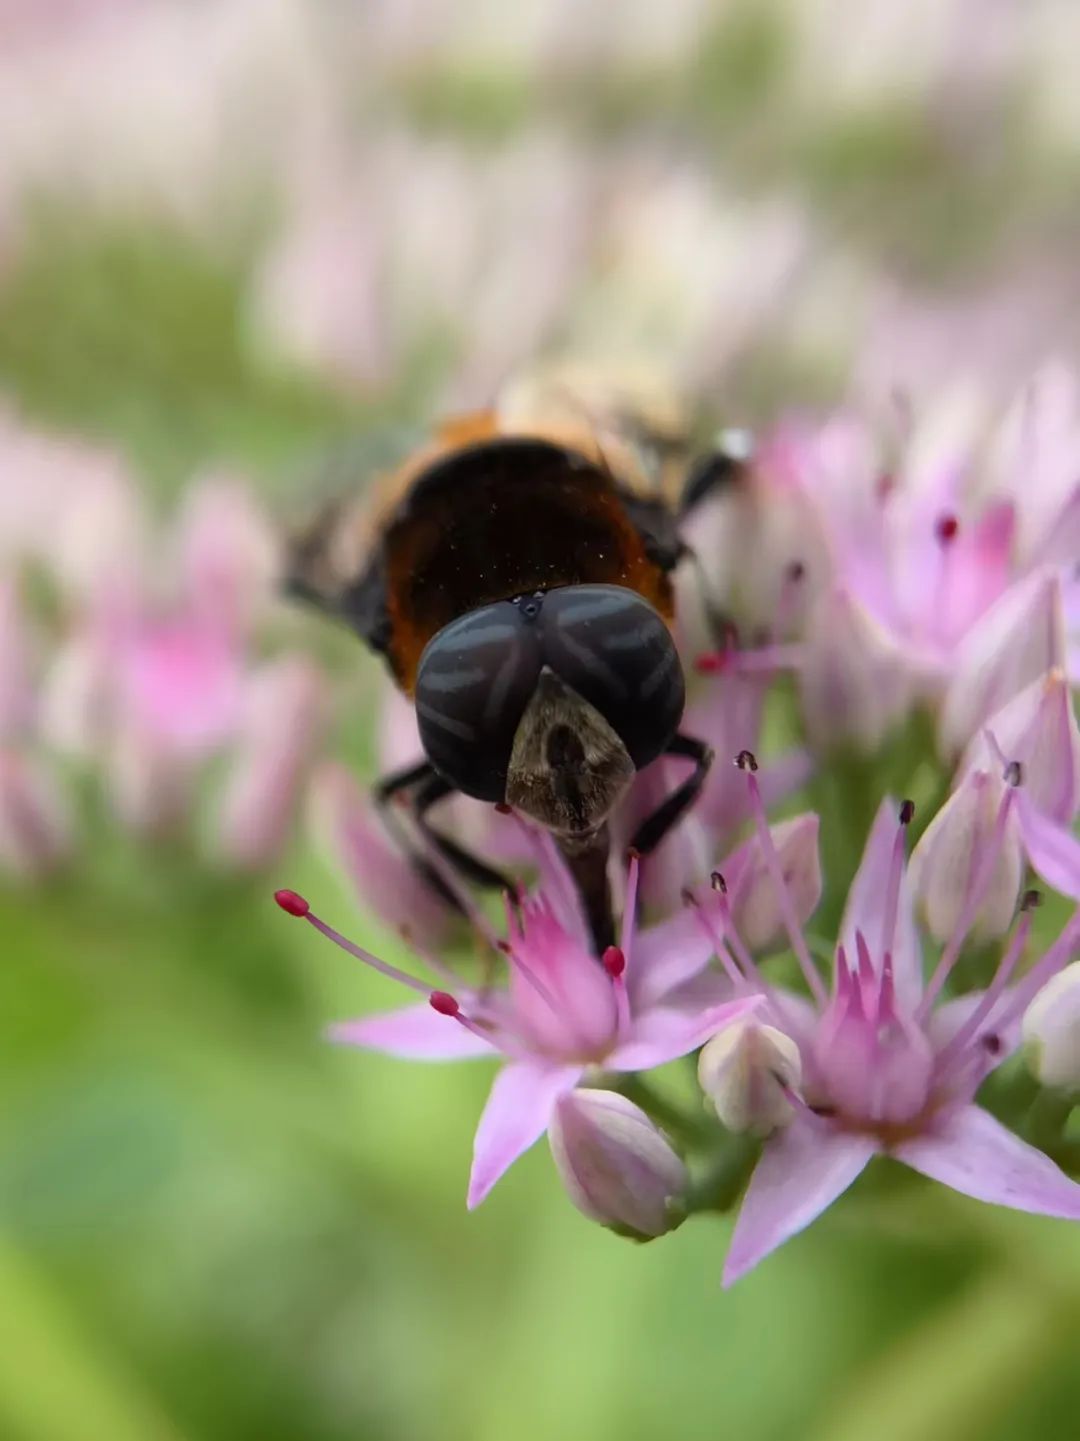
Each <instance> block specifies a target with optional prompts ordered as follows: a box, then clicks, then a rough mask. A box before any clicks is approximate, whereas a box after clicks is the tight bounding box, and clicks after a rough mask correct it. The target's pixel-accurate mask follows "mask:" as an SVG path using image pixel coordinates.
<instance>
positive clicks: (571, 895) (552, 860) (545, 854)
mask: <svg viewBox="0 0 1080 1441" xmlns="http://www.w3.org/2000/svg"><path fill="white" fill-rule="evenodd" d="M506 814H507V815H510V816H512V817H513V818H514V820H515V821H516V822H517V826H518V829H519V830H520V831H521V833H522V835H523V836H524V837H525V839H526V840H527V841H528V843H529V845H530V846H531V847H532V849H533V851H534V852H535V853H536V855H537V857H538V859H539V861H540V862H541V863H542V864H545V863H546V865H547V868H548V873H549V874H550V876H551V877H552V880H553V883H554V885H555V886H556V888H557V889H558V893H559V901H560V904H561V905H562V907H563V909H564V911H565V913H566V915H567V917H571V916H572V917H573V918H574V921H575V922H576V924H577V927H578V929H579V931H580V934H581V935H583V936H585V935H587V934H588V927H587V926H586V924H585V918H584V916H583V915H582V912H581V898H580V896H579V895H578V892H577V889H576V888H575V886H574V885H573V883H572V881H571V880H570V877H569V875H568V873H567V869H566V862H565V861H564V860H563V857H562V854H561V852H560V851H559V848H558V846H557V845H556V844H555V840H554V838H553V837H552V835H551V832H550V831H546V830H544V829H543V828H542V827H539V826H533V825H530V824H529V822H528V821H527V820H526V819H525V817H524V816H521V815H519V814H518V813H517V811H515V810H511V809H507V811H506Z"/></svg>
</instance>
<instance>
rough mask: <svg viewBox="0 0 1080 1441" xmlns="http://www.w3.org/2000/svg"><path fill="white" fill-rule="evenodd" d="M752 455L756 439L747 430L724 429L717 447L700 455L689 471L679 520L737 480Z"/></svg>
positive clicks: (681, 499)
mask: <svg viewBox="0 0 1080 1441" xmlns="http://www.w3.org/2000/svg"><path fill="white" fill-rule="evenodd" d="M752 454H753V442H752V440H751V438H750V436H748V435H747V434H746V432H745V431H741V430H734V431H725V432H724V433H723V435H722V437H721V440H720V443H719V444H718V445H717V446H716V448H715V449H714V450H710V451H707V452H706V454H705V455H703V456H700V457H699V458H698V459H697V460H696V461H695V462H694V464H693V465H692V466H691V467H690V469H689V471H688V472H687V476H686V482H685V484H684V485H683V492H682V496H681V497H680V500H679V517H680V519H681V518H682V517H684V516H686V515H689V513H690V512H691V511H692V510H695V509H696V508H697V507H698V506H699V505H700V504H701V503H702V501H705V500H708V499H709V497H710V496H712V495H715V494H716V493H717V491H720V490H724V489H726V487H727V486H729V485H732V484H733V483H734V482H735V481H737V480H738V478H739V476H740V475H741V474H742V473H743V471H744V470H745V469H746V465H747V462H748V461H749V460H750V458H751V456H752Z"/></svg>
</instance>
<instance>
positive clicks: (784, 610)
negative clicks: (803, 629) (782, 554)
mask: <svg viewBox="0 0 1080 1441" xmlns="http://www.w3.org/2000/svg"><path fill="white" fill-rule="evenodd" d="M805 579H806V566H805V565H804V564H803V562H802V561H801V560H792V561H789V562H788V564H787V565H786V566H785V567H784V579H783V583H782V584H781V586H780V594H779V596H778V597H777V601H776V612H775V614H774V616H773V622H772V628H773V631H774V633H778V634H782V633H783V632H784V631H785V630H786V629H787V628H788V626H789V625H790V624H791V622H792V621H793V620H794V619H795V618H796V617H797V615H798V613H799V610H800V609H801V602H802V592H803V581H804V580H805Z"/></svg>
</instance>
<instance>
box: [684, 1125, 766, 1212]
mask: <svg viewBox="0 0 1080 1441" xmlns="http://www.w3.org/2000/svg"><path fill="white" fill-rule="evenodd" d="M760 1150H761V1146H760V1143H759V1142H758V1141H756V1140H754V1139H753V1138H752V1137H750V1136H727V1137H725V1141H724V1145H723V1148H722V1149H721V1150H719V1151H717V1152H715V1153H714V1154H713V1156H712V1157H711V1158H710V1160H709V1164H708V1165H707V1166H706V1168H705V1170H704V1171H703V1172H702V1173H701V1175H700V1176H697V1177H695V1179H694V1181H693V1182H692V1184H691V1187H690V1193H689V1195H688V1197H687V1202H686V1209H687V1214H688V1215H693V1214H694V1213H695V1212H700V1211H717V1212H725V1211H730V1210H731V1208H732V1206H733V1205H734V1204H735V1202H736V1201H737V1200H738V1198H739V1196H740V1194H741V1193H742V1189H743V1186H744V1185H745V1184H746V1181H747V1178H748V1177H749V1175H750V1172H751V1170H752V1169H753V1166H754V1163H755V1161H756V1160H757V1158H758V1154H759V1152H760Z"/></svg>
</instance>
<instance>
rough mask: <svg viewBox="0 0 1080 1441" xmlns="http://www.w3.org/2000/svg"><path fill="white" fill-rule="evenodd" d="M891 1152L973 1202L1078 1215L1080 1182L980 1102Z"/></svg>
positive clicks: (1074, 1217)
mask: <svg viewBox="0 0 1080 1441" xmlns="http://www.w3.org/2000/svg"><path fill="white" fill-rule="evenodd" d="M892 1154H893V1155H894V1156H896V1158H897V1160H900V1161H903V1162H905V1164H906V1165H908V1166H911V1167H912V1168H913V1169H914V1170H916V1171H921V1172H922V1174H923V1175H924V1176H929V1177H930V1178H931V1180H934V1181H940V1182H941V1183H942V1185H944V1186H951V1187H952V1188H953V1190H954V1191H960V1192H961V1193H962V1194H963V1195H965V1196H973V1197H974V1198H975V1200H976V1201H989V1202H990V1203H991V1204H993V1205H997V1206H1011V1207H1012V1208H1013V1209H1014V1210H1016V1211H1031V1212H1032V1213H1033V1214H1035V1215H1039V1216H1061V1217H1063V1218H1065V1219H1066V1220H1072V1221H1076V1220H1080V1186H1078V1185H1077V1183H1076V1182H1075V1181H1070V1180H1069V1178H1068V1176H1066V1175H1065V1174H1064V1173H1063V1172H1062V1171H1059V1170H1058V1168H1057V1166H1055V1165H1054V1163H1053V1161H1051V1160H1050V1158H1049V1157H1048V1156H1044V1155H1043V1153H1042V1152H1041V1151H1037V1150H1036V1149H1035V1147H1034V1146H1029V1145H1028V1144H1027V1142H1026V1141H1021V1139H1020V1137H1019V1136H1014V1135H1013V1133H1012V1132H1011V1131H1009V1130H1007V1129H1006V1128H1005V1127H1004V1126H1003V1125H1002V1124H1001V1122H1000V1121H996V1120H995V1119H994V1117H993V1116H991V1115H990V1114H989V1113H988V1112H987V1111H984V1110H983V1109H982V1108H981V1107H980V1106H964V1107H962V1108H961V1109H960V1110H958V1111H954V1112H953V1113H952V1115H950V1116H949V1117H948V1118H947V1119H945V1120H943V1121H942V1122H941V1123H940V1124H939V1126H938V1127H937V1128H936V1129H935V1130H934V1131H933V1132H931V1133H930V1134H928V1135H925V1136H918V1137H916V1138H915V1139H914V1140H911V1141H904V1142H903V1143H902V1144H901V1145H899V1146H897V1147H895V1148H894V1149H893V1151H892Z"/></svg>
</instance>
